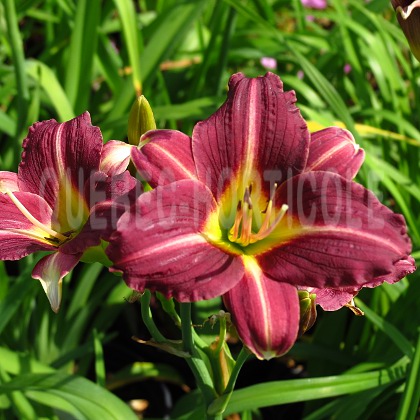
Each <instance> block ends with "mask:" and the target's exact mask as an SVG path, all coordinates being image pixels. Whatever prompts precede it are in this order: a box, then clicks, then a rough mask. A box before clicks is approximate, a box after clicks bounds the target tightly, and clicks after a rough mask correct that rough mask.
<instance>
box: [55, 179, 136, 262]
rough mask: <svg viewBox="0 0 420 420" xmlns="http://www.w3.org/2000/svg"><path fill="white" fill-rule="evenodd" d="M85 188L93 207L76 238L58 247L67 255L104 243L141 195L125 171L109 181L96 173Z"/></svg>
mask: <svg viewBox="0 0 420 420" xmlns="http://www.w3.org/2000/svg"><path fill="white" fill-rule="evenodd" d="M86 187H87V188H90V187H92V188H94V189H93V191H86V192H85V195H86V196H87V197H89V202H90V203H92V207H91V209H90V214H89V218H88V220H87V221H86V223H85V224H84V226H83V228H82V230H81V231H80V232H79V233H78V235H77V236H75V237H74V239H72V240H71V241H69V242H67V243H65V244H63V245H62V246H61V247H60V250H61V251H62V252H65V253H67V254H76V253H81V252H83V251H84V250H85V249H86V248H88V247H92V246H96V245H99V243H100V241H101V239H103V240H105V241H107V240H108V239H109V237H110V236H111V233H112V232H113V231H114V230H115V229H116V228H117V221H118V219H119V218H120V217H121V215H122V214H123V213H124V212H125V211H126V210H129V208H130V207H131V205H132V204H134V202H135V200H136V198H137V197H138V196H139V195H140V194H141V193H142V191H143V189H142V185H141V183H140V182H138V181H137V180H136V179H135V178H133V177H132V176H131V175H130V174H129V172H128V171H126V172H123V173H122V174H119V175H114V176H112V177H107V176H106V175H105V174H103V173H101V172H97V173H96V174H95V175H94V176H92V179H90V180H89V181H88V182H87V184H86Z"/></svg>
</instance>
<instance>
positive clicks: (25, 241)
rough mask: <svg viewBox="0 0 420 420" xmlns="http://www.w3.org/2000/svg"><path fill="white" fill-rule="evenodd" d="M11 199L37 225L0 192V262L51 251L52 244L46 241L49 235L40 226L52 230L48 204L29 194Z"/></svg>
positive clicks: (8, 197)
mask: <svg viewBox="0 0 420 420" xmlns="http://www.w3.org/2000/svg"><path fill="white" fill-rule="evenodd" d="M13 197H14V199H15V200H18V201H19V202H20V203H21V205H22V206H23V207H24V208H25V209H26V211H27V212H29V213H31V215H32V216H33V217H34V218H35V219H36V221H38V223H36V222H32V221H31V220H29V219H28V217H26V216H24V214H23V213H22V211H21V210H19V208H18V207H16V204H15V203H14V202H13V201H12V199H11V197H10V196H8V195H6V194H1V193H0V208H1V217H0V241H1V246H0V259H2V260H18V259H20V258H23V257H24V256H26V255H28V254H31V253H32V252H35V251H48V250H54V249H55V247H54V243H53V242H51V241H49V240H47V239H46V238H47V237H49V235H48V233H47V232H46V231H45V229H42V226H41V225H42V224H44V225H45V228H46V229H48V228H50V227H51V214H52V210H51V208H50V207H49V205H48V204H47V203H46V202H45V201H44V200H43V199H42V198H41V197H38V196H37V195H35V194H31V193H22V192H15V193H14V194H13ZM34 223H36V224H34Z"/></svg>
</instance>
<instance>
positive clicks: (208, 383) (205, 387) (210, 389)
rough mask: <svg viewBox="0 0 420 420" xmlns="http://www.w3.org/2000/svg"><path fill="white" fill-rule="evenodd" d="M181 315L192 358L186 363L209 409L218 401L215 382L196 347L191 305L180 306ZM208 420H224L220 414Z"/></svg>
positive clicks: (209, 415)
mask: <svg viewBox="0 0 420 420" xmlns="http://www.w3.org/2000/svg"><path fill="white" fill-rule="evenodd" d="M180 313H181V321H182V322H181V331H182V342H183V345H184V351H186V352H188V353H189V354H190V355H191V357H190V358H186V359H185V360H186V362H187V363H188V366H189V367H190V369H191V371H192V372H193V374H194V377H195V380H196V383H197V386H198V388H199V389H200V391H201V393H202V395H203V398H204V403H205V405H206V407H209V406H210V405H211V404H212V403H213V402H214V401H215V399H216V396H217V395H216V392H215V390H214V385H213V380H212V378H211V376H210V374H209V371H208V369H207V367H206V364H205V363H204V360H203V359H201V357H200V356H199V353H198V352H197V350H196V348H195V346H194V338H193V328H192V325H191V303H181V304H180ZM207 420H222V416H221V415H220V414H219V413H215V414H208V415H207Z"/></svg>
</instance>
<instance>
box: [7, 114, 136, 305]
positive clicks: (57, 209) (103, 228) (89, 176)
mask: <svg viewBox="0 0 420 420" xmlns="http://www.w3.org/2000/svg"><path fill="white" fill-rule="evenodd" d="M102 146H103V143H102V135H101V132H100V130H99V128H98V127H94V126H92V125H91V121H90V116H89V114H88V113H87V112H86V113H84V114H83V115H81V116H79V117H77V118H75V119H73V120H71V121H68V122H65V123H62V124H59V123H58V122H56V121H55V120H48V121H43V122H38V123H36V124H34V125H33V126H32V127H31V128H30V129H29V134H28V137H27V138H26V139H25V140H24V142H23V153H22V161H21V163H20V165H19V170H18V173H17V174H15V173H12V172H0V204H1V213H0V240H1V243H0V259H2V260H17V259H20V258H23V257H25V256H26V255H28V254H31V253H33V252H35V251H51V252H52V253H51V254H49V255H47V256H45V257H43V258H42V259H41V260H40V261H39V262H38V263H37V265H36V266H35V267H34V269H33V272H32V277H34V278H36V279H39V280H40V281H41V284H42V286H43V288H44V290H45V292H46V294H47V296H48V299H49V301H50V304H51V307H52V309H53V310H54V311H58V309H59V306H60V301H61V280H62V278H63V277H64V276H65V275H66V274H67V273H69V271H70V270H72V269H73V268H74V267H75V265H76V264H77V263H78V261H79V260H80V259H81V258H82V256H83V254H84V252H85V251H86V250H87V249H88V248H91V247H96V246H98V245H100V243H101V239H107V237H108V236H109V235H110V233H111V232H112V229H113V228H115V225H116V219H117V218H118V217H119V216H120V215H121V214H122V213H123V212H124V210H125V208H126V205H127V206H128V204H129V198H130V197H129V196H128V195H127V194H128V193H135V190H136V188H135V187H136V186H137V185H138V184H137V182H136V180H135V179H134V178H133V177H131V176H130V174H129V173H128V172H125V173H122V174H120V175H118V176H116V177H114V178H111V177H109V176H108V174H107V173H104V172H102V171H100V170H99V166H100V163H101V152H102ZM132 198H134V197H132ZM101 250H102V249H101V247H98V249H96V251H97V252H99V253H100V251H101ZM91 251H92V249H91ZM102 251H103V250H102ZM102 255H103V257H102V258H104V259H106V256H105V254H104V253H103V252H102ZM97 257H98V258H101V255H100V254H99V256H97Z"/></svg>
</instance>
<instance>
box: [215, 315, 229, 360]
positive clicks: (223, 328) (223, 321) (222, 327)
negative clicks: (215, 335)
mask: <svg viewBox="0 0 420 420" xmlns="http://www.w3.org/2000/svg"><path fill="white" fill-rule="evenodd" d="M219 326H220V332H219V342H218V343H217V348H216V353H217V354H219V353H220V352H221V351H222V348H223V345H224V343H225V340H226V328H227V326H226V318H225V317H221V318H220V319H219Z"/></svg>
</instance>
